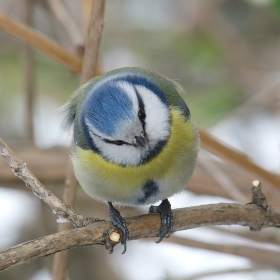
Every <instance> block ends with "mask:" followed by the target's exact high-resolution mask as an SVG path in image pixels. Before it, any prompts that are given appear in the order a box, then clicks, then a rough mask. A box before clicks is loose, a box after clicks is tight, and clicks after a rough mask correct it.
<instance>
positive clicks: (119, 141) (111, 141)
mask: <svg viewBox="0 0 280 280" xmlns="http://www.w3.org/2000/svg"><path fill="white" fill-rule="evenodd" d="M102 140H103V141H104V142H105V143H109V144H114V145H117V146H121V145H131V144H129V143H127V142H125V141H122V140H109V139H102Z"/></svg>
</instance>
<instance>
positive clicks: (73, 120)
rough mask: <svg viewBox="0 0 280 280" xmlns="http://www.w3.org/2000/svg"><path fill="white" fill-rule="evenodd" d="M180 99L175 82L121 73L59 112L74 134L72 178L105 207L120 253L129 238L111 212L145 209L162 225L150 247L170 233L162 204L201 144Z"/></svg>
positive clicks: (90, 86)
mask: <svg viewBox="0 0 280 280" xmlns="http://www.w3.org/2000/svg"><path fill="white" fill-rule="evenodd" d="M184 94H185V90H184V89H183V87H182V86H181V85H179V84H178V83H177V82H175V81H174V80H171V79H168V78H166V77H164V76H162V75H160V74H157V73H154V72H152V71H149V70H146V69H143V68H140V67H124V68H118V69H115V70H112V71H109V72H107V73H105V74H102V75H100V76H97V77H95V78H93V79H91V80H89V81H88V82H86V83H85V84H84V85H82V86H81V87H80V88H79V89H78V90H76V91H75V92H74V93H73V95H72V96H71V97H70V98H69V100H68V101H67V103H66V104H65V105H63V106H62V108H61V111H63V112H64V113H65V119H64V121H63V123H62V127H63V129H70V128H71V127H72V126H73V127H74V129H73V131H74V132H73V134H74V136H73V137H74V139H73V142H74V148H73V152H72V154H71V160H72V164H73V168H74V173H75V176H76V178H77V180H78V182H79V184H80V186H81V187H82V188H83V190H84V191H85V192H86V193H87V194H88V195H89V196H90V197H92V198H93V199H96V200H98V201H101V202H105V203H107V204H108V207H109V217H110V221H111V222H112V224H113V225H114V226H115V227H117V228H118V229H119V230H120V232H121V244H122V245H123V246H124V250H123V252H122V253H125V252H126V247H127V241H128V240H129V231H128V228H127V225H126V222H125V220H124V218H123V217H122V216H121V214H120V212H119V210H117V209H116V206H119V205H129V206H141V205H151V206H150V208H149V213H159V214H160V218H161V230H160V234H159V239H158V241H157V242H156V243H160V242H161V241H162V240H163V238H165V237H166V238H168V237H170V235H171V234H172V231H173V224H174V222H173V215H172V210H171V204H170V202H169V200H168V198H169V197H171V196H172V195H174V194H176V193H180V192H181V191H182V190H183V189H184V188H185V186H186V184H187V183H188V181H189V180H190V178H191V177H192V174H193V172H194V169H195V165H196V160H197V156H198V150H199V143H200V138H199V133H198V130H197V128H196V127H195V126H194V125H193V123H192V121H191V114H190V110H189V108H188V106H187V104H186V103H185V102H184V100H183V98H182V97H181V95H184ZM157 202H160V204H159V205H158V206H154V205H152V204H155V203H157Z"/></svg>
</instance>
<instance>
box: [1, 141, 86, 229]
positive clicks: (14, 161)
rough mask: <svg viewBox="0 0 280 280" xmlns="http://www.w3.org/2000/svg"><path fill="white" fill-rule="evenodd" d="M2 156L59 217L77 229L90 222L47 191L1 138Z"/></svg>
mask: <svg viewBox="0 0 280 280" xmlns="http://www.w3.org/2000/svg"><path fill="white" fill-rule="evenodd" d="M0 154H1V155H2V156H3V157H4V159H5V160H6V161H7V162H8V164H9V165H10V167H11V169H12V170H13V172H14V173H15V175H16V176H18V177H20V178H21V179H22V180H23V181H24V182H25V184H26V186H27V187H28V188H30V189H31V190H32V192H33V193H34V194H35V195H36V196H37V197H39V198H40V199H42V200H43V201H44V202H45V203H47V204H48V205H49V206H50V207H51V208H52V210H53V212H54V213H55V214H57V215H58V217H61V218H64V219H66V220H67V221H69V222H70V223H72V224H73V225H74V226H76V227H80V226H83V225H85V224H86V223H88V222H89V220H87V218H84V217H83V216H82V215H78V214H77V213H76V212H75V211H74V210H73V209H71V208H70V207H69V206H68V205H66V204H65V203H63V202H62V201H61V200H60V199H58V198H57V197H56V196H55V195H54V194H53V193H52V192H51V191H50V190H48V189H46V188H45V186H44V185H43V184H42V183H41V182H40V181H39V180H38V179H37V178H36V177H35V176H34V175H33V173H32V172H31V171H30V170H29V169H28V168H27V166H26V163H24V162H23V161H22V160H21V159H19V158H17V156H16V155H15V154H14V152H13V151H12V149H11V148H9V147H8V146H7V145H6V143H5V142H4V141H3V140H2V139H1V138H0ZM90 221H91V220H90Z"/></svg>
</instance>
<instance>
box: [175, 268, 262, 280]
mask: <svg viewBox="0 0 280 280" xmlns="http://www.w3.org/2000/svg"><path fill="white" fill-rule="evenodd" d="M265 269H266V267H263V266H262V265H260V266H253V267H248V268H235V269H225V270H217V271H208V272H202V273H198V274H195V275H192V276H189V277H184V278H176V279H173V280H199V279H201V278H204V277H211V276H218V275H225V274H238V273H246V272H254V271H260V270H265Z"/></svg>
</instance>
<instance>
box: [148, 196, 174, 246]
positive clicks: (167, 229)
mask: <svg viewBox="0 0 280 280" xmlns="http://www.w3.org/2000/svg"><path fill="white" fill-rule="evenodd" d="M157 212H158V213H160V218H161V230H160V234H159V240H158V241H156V243H160V242H161V241H162V239H163V238H164V237H165V238H169V237H170V235H171V234H172V230H173V215H172V211H171V204H170V202H169V201H168V199H164V200H163V201H162V202H161V204H160V205H159V206H153V205H152V206H151V207H150V208H149V213H157Z"/></svg>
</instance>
